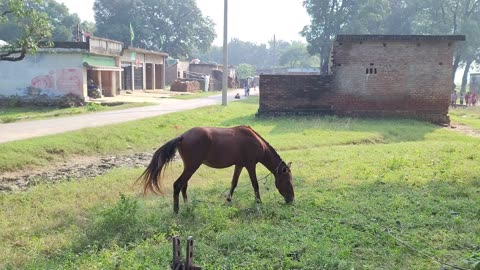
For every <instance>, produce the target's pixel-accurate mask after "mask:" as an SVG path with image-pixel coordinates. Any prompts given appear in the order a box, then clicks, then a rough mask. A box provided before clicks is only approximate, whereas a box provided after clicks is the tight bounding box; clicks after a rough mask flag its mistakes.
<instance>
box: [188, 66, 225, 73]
mask: <svg viewBox="0 0 480 270" xmlns="http://www.w3.org/2000/svg"><path fill="white" fill-rule="evenodd" d="M213 70H220V68H219V66H217V65H211V64H191V65H190V71H191V72H195V73H201V74H206V75H211V74H212V71H213Z"/></svg>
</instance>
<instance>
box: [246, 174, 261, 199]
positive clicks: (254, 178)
mask: <svg viewBox="0 0 480 270" xmlns="http://www.w3.org/2000/svg"><path fill="white" fill-rule="evenodd" d="M246 168H247V171H248V175H250V181H252V186H253V190H254V191H255V199H256V201H257V203H261V202H262V199H260V190H259V189H258V180H257V172H256V171H255V165H253V166H252V165H249V166H247V167H246Z"/></svg>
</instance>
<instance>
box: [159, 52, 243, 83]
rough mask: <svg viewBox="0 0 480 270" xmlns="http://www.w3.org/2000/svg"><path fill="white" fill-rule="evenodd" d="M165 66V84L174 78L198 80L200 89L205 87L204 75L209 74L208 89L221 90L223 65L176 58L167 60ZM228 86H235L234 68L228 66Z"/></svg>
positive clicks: (174, 79) (171, 81)
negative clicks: (183, 60) (184, 60)
mask: <svg viewBox="0 0 480 270" xmlns="http://www.w3.org/2000/svg"><path fill="white" fill-rule="evenodd" d="M167 63H168V66H167V68H166V78H167V79H166V80H167V84H172V83H173V82H174V81H176V80H180V81H198V82H199V83H200V85H201V89H207V88H206V87H205V85H204V84H205V77H206V76H209V87H208V89H209V90H210V91H218V90H222V83H223V80H222V76H223V71H222V70H223V66H222V65H218V64H215V63H201V62H200V61H199V60H198V59H193V60H192V61H190V63H189V62H182V61H179V60H177V59H173V60H168V61H167ZM228 72H229V74H228V87H229V88H236V87H237V86H238V85H236V68H235V67H233V66H230V67H229V68H228Z"/></svg>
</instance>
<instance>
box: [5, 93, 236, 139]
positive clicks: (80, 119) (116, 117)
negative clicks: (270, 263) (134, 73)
mask: <svg viewBox="0 0 480 270" xmlns="http://www.w3.org/2000/svg"><path fill="white" fill-rule="evenodd" d="M235 93H236V91H230V92H229V93H228V99H229V100H230V101H235V98H234V97H235ZM221 102H222V95H221V94H219V95H215V96H210V97H204V98H197V99H191V100H164V101H162V103H161V104H158V105H154V106H147V107H136V108H130V109H125V110H117V111H106V112H98V113H90V114H82V115H77V116H70V117H61V118H53V119H46V120H36V121H27V122H16V123H8V124H1V125H0V128H1V130H2V132H0V143H4V142H11V141H17V140H23V139H28V138H34V137H41V136H46V135H52V134H58V133H63V132H67V131H73V130H79V129H82V128H88V127H99V126H105V125H111V124H117V123H123V122H128V121H133V120H139V119H143V118H149V117H154V116H158V115H164V114H168V113H173V112H179V111H185V110H191V109H196V108H200V107H205V106H211V105H216V104H220V103H221Z"/></svg>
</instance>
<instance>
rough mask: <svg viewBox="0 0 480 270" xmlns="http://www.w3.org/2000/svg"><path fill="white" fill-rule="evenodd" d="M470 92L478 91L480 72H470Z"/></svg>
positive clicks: (479, 88) (479, 90) (479, 87)
mask: <svg viewBox="0 0 480 270" xmlns="http://www.w3.org/2000/svg"><path fill="white" fill-rule="evenodd" d="M470 92H471V93H473V92H477V93H480V73H470Z"/></svg>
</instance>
